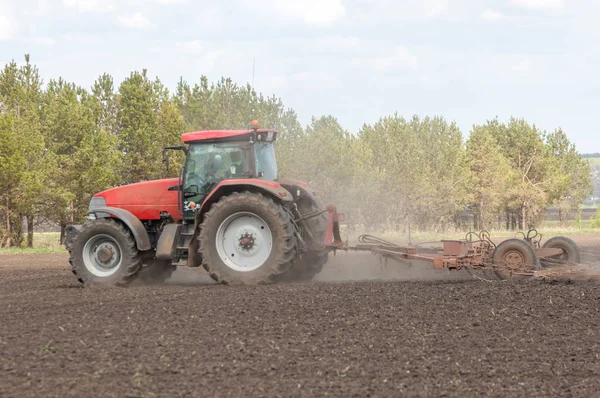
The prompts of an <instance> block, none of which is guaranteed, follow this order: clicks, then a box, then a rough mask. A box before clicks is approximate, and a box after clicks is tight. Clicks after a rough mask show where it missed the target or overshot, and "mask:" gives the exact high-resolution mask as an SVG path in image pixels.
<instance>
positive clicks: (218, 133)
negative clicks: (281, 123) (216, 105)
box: [181, 130, 275, 142]
mask: <svg viewBox="0 0 600 398" xmlns="http://www.w3.org/2000/svg"><path fill="white" fill-rule="evenodd" d="M254 131H255V130H207V131H195V132H193V133H184V134H182V135H181V140H182V141H183V142H192V141H203V140H215V139H219V138H229V137H236V136H240V135H246V134H251V133H252V132H254ZM269 131H275V130H256V132H257V133H268V132H269Z"/></svg>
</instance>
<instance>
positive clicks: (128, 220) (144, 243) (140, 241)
mask: <svg viewBox="0 0 600 398" xmlns="http://www.w3.org/2000/svg"><path fill="white" fill-rule="evenodd" d="M90 214H93V215H94V216H96V218H108V217H113V218H116V219H118V220H120V221H122V222H123V224H125V225H126V226H127V228H129V230H130V231H131V233H132V235H133V238H134V239H135V243H136V245H137V248H138V250H140V251H145V250H150V249H151V248H152V246H151V245H150V238H149V237H148V232H146V228H144V224H142V222H141V221H140V220H139V219H138V218H137V217H136V216H134V215H133V214H132V213H130V212H129V211H127V210H124V209H119V208H117V207H98V208H95V209H93V210H92V211H90Z"/></svg>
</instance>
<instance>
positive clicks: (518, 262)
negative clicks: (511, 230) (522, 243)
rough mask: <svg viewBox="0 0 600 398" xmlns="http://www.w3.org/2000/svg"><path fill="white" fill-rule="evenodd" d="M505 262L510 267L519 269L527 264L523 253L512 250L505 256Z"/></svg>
mask: <svg viewBox="0 0 600 398" xmlns="http://www.w3.org/2000/svg"><path fill="white" fill-rule="evenodd" d="M504 264H505V265H506V266H507V267H508V268H512V269H519V268H522V267H523V265H524V264H525V259H524V258H523V256H522V255H521V253H519V252H516V251H510V252H508V253H506V255H505V256H504Z"/></svg>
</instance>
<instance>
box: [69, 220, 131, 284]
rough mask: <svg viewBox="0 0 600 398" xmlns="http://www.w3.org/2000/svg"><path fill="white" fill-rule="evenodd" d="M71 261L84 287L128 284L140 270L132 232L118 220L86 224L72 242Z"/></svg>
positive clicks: (95, 221)
mask: <svg viewBox="0 0 600 398" xmlns="http://www.w3.org/2000/svg"><path fill="white" fill-rule="evenodd" d="M69 262H70V263H71V267H72V271H73V273H74V274H75V276H76V277H77V279H78V280H79V282H81V283H83V284H84V285H116V286H125V285H127V284H129V283H130V282H131V281H132V280H133V279H134V278H135V276H136V274H137V273H138V272H139V270H140V267H141V261H140V254H139V252H138V250H137V246H136V244H135V239H134V238H133V236H132V234H131V232H130V231H129V230H128V229H127V228H126V227H125V226H124V225H123V224H122V223H120V222H119V221H117V220H113V219H111V218H101V219H98V220H93V221H87V222H86V223H84V224H83V226H82V227H81V230H80V232H79V233H78V234H77V236H76V237H75V238H74V240H73V244H72V246H71V251H70V257H69Z"/></svg>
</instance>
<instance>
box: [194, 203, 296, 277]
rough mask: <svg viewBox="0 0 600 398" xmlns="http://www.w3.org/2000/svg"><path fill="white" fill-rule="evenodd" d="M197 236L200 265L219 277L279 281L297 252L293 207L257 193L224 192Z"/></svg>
mask: <svg viewBox="0 0 600 398" xmlns="http://www.w3.org/2000/svg"><path fill="white" fill-rule="evenodd" d="M198 239H199V243H200V249H199V251H200V254H201V257H202V266H203V267H204V268H205V269H206V271H208V273H209V275H210V276H211V278H213V279H214V280H215V281H217V282H219V283H225V284H232V283H240V284H265V283H272V282H275V281H276V280H277V279H278V277H279V276H280V275H282V274H283V273H285V272H287V271H288V270H289V268H290V266H291V263H292V261H293V259H294V258H295V256H296V236H295V235H294V226H293V224H292V221H291V219H290V215H289V213H288V212H287V211H286V210H285V209H284V207H283V206H282V205H281V204H280V203H276V202H274V201H273V200H272V199H271V198H268V197H265V196H263V195H261V194H259V193H252V192H242V193H238V192H234V193H233V194H231V195H228V196H224V197H222V198H221V199H220V200H219V201H218V202H217V203H215V204H214V205H213V206H212V207H211V209H210V210H209V211H208V212H207V213H206V215H205V216H204V222H203V223H202V226H201V231H200V235H199V237H198Z"/></svg>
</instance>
